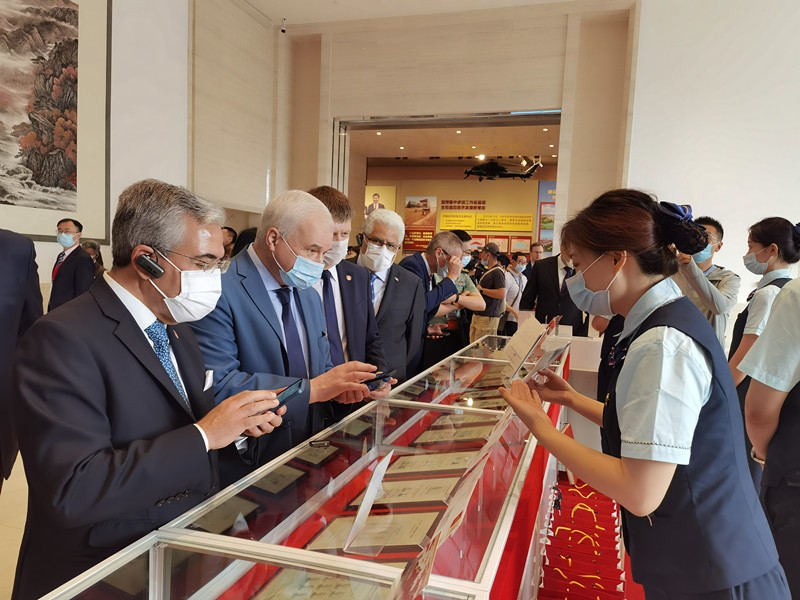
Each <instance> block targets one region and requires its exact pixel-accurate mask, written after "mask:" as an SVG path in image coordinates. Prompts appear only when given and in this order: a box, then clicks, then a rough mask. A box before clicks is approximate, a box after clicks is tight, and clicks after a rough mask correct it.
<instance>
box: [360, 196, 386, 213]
mask: <svg viewBox="0 0 800 600" xmlns="http://www.w3.org/2000/svg"><path fill="white" fill-rule="evenodd" d="M381 208H386V207H385V206H384V205H383V204H381V195H380V194H378V193H375V194H372V204H368V205H367V209H366V211H365V215H366V216H367V217H368V216H370V215H371V214H372V212H373V211H376V210H378V209H381Z"/></svg>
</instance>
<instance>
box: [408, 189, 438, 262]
mask: <svg viewBox="0 0 800 600" xmlns="http://www.w3.org/2000/svg"><path fill="white" fill-rule="evenodd" d="M436 204H437V202H436V196H406V201H405V209H404V220H405V222H406V237H405V239H404V240H403V250H404V251H408V250H411V251H417V250H425V248H427V247H428V244H429V243H430V241H431V240H432V239H433V234H434V233H435V232H436Z"/></svg>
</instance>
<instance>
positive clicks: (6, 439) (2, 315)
mask: <svg viewBox="0 0 800 600" xmlns="http://www.w3.org/2000/svg"><path fill="white" fill-rule="evenodd" d="M0 254H2V255H3V260H2V261H0V281H2V285H0V323H2V326H0V466H1V467H2V478H0V488H2V487H3V478H5V479H8V478H9V476H10V475H11V468H12V467H13V466H14V461H15V460H16V458H17V432H16V430H15V429H14V421H13V419H12V416H11V405H12V402H11V394H12V386H11V371H12V366H13V365H14V354H15V353H16V351H17V343H18V342H19V340H20V338H21V337H22V334H23V333H25V332H26V331H27V330H28V328H29V327H30V326H31V325H33V322H34V321H35V320H36V319H38V318H39V317H41V316H42V293H41V291H40V290H39V275H38V273H37V270H36V250H35V249H34V247H33V242H32V241H31V240H29V239H28V238H26V237H25V236H23V235H19V234H18V233H13V232H11V231H6V230H5V229H0Z"/></svg>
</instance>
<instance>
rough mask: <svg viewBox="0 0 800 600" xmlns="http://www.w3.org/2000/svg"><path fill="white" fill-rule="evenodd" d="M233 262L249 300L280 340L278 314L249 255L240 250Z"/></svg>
mask: <svg viewBox="0 0 800 600" xmlns="http://www.w3.org/2000/svg"><path fill="white" fill-rule="evenodd" d="M235 263H236V272H237V274H238V275H239V276H240V277H241V282H242V287H243V288H244V289H245V291H246V292H247V295H248V296H250V300H252V301H253V304H255V305H256V308H258V310H259V312H261V314H262V315H263V317H264V318H265V319H266V320H267V323H269V326H270V327H272V329H273V331H275V335H277V336H278V339H279V340H282V339H283V334H282V331H283V330H282V328H281V324H280V322H279V321H278V315H276V314H275V308H274V307H273V306H272V301H271V300H270V298H269V292H268V291H267V288H266V287H264V281H263V280H262V279H261V275H260V274H259V272H258V269H257V268H256V266H255V265H254V264H253V261H252V259H251V258H250V255H249V254H248V253H247V252H246V251H245V252H242V253H241V254H239V255H238V256H237V259H236V260H235Z"/></svg>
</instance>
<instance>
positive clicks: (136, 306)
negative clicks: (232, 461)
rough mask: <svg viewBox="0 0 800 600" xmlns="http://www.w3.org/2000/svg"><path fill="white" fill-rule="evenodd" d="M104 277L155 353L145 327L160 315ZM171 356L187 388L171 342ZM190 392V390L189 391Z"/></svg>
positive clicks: (204, 435)
mask: <svg viewBox="0 0 800 600" xmlns="http://www.w3.org/2000/svg"><path fill="white" fill-rule="evenodd" d="M103 278H104V279H105V280H106V283H107V284H108V286H109V287H110V288H111V291H112V292H114V294H116V296H117V298H119V300H120V302H122V304H123V305H124V306H125V308H126V309H127V310H128V312H129V313H131V316H132V317H133V320H134V321H136V325H137V327H139V329H141V330H142V335H144V338H145V339H146V340H147V343H148V344H150V347H151V348H153V353H154V354H155V347H154V345H153V341H152V340H151V339H150V336H148V335H147V334H146V333H145V331H144V330H145V329H147V328H148V327H150V325H152V324H153V323H154V322H155V321H158V317H156V316H155V315H154V314H153V311H152V310H150V309H149V308H147V306H146V305H145V304H144V303H143V302H142V301H141V300H139V299H138V298H137V297H136V296H134V295H133V294H131V293H130V292H129V291H128V290H126V289H125V288H124V287H122V286H121V285H120V284H119V283H117V282H116V281H114V279H113V278H112V277H111V276H110V275H109V274H108V271H105V272H104V273H103ZM169 358H170V360H171V361H172V364H173V365H174V366H175V372H176V373H177V374H178V379H180V382H181V385H182V386H183V389H184V390H186V384H185V383H184V382H183V377H182V376H181V370H180V367H179V366H178V361H177V360H175V353H174V352H173V351H172V345H171V344H170V347H169ZM187 394H188V392H187ZM194 426H195V427H197V429H198V431H200V435H202V436H203V443H204V444H205V445H206V450H208V438H207V437H206V432H205V431H203V428H202V427H200V425H198V424H197V423H195V424H194Z"/></svg>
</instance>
